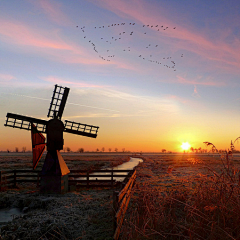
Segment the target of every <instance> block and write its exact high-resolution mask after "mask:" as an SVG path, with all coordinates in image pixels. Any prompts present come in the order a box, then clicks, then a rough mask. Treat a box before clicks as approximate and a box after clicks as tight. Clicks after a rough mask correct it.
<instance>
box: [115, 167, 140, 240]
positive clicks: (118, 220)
mask: <svg viewBox="0 0 240 240" xmlns="http://www.w3.org/2000/svg"><path fill="white" fill-rule="evenodd" d="M135 179H136V170H135V171H134V172H133V174H132V176H131V177H130V179H129V181H128V182H127V184H126V186H125V187H124V188H123V189H122V191H121V192H120V193H119V194H118V195H117V196H116V200H117V201H118V204H117V205H119V203H120V202H121V204H120V206H119V209H118V211H117V213H116V214H115V219H114V220H115V221H114V226H115V232H114V237H113V238H114V240H117V239H118V238H119V235H120V232H121V227H122V223H123V220H124V217H125V213H126V211H127V208H128V204H129V202H130V199H131V190H132V187H133V184H134V182H135ZM120 196H121V198H122V201H121V200H120V199H119V197H120ZM113 203H114V202H113ZM115 204H116V203H115Z"/></svg>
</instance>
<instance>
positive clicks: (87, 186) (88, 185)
mask: <svg viewBox="0 0 240 240" xmlns="http://www.w3.org/2000/svg"><path fill="white" fill-rule="evenodd" d="M87 188H89V171H87Z"/></svg>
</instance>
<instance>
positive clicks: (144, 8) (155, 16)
mask: <svg viewBox="0 0 240 240" xmlns="http://www.w3.org/2000/svg"><path fill="white" fill-rule="evenodd" d="M92 2H93V3H95V4H98V5H100V6H102V7H104V8H106V9H108V10H110V11H112V12H114V13H115V14H117V15H119V16H120V17H125V18H129V19H131V21H133V20H134V19H135V21H138V23H142V24H155V23H162V24H163V25H166V26H168V27H169V29H171V28H173V27H176V29H175V30H174V31H164V32H162V33H161V39H159V40H161V41H164V42H165V43H170V44H171V47H172V50H175V51H177V50H179V49H184V50H187V51H191V52H193V53H196V54H198V55H199V56H201V57H203V58H207V59H209V60H211V61H212V62H213V63H214V64H215V68H220V69H221V70H222V69H225V70H227V71H229V70H231V71H234V72H235V73H239V69H240V55H239V52H240V41H239V40H238V39H235V41H234V43H233V44H231V45H230V44H227V43H226V42H225V38H226V32H229V34H230V31H226V32H225V33H224V34H225V35H222V33H217V34H218V35H220V37H219V38H218V39H217V40H211V39H210V37H209V33H208V32H199V30H197V31H196V30H195V29H194V28H193V26H191V25H190V24H188V25H187V24H186V23H185V26H184V27H182V26H181V25H179V24H178V23H174V22H172V21H171V20H169V17H165V16H167V14H166V10H165V9H163V8H161V7H160V6H159V5H158V6H155V5H153V4H149V2H147V1H143V0H138V1H137V0H132V1H112V0H102V1H98V2H95V1H92ZM221 35H222V36H221ZM171 40H174V41H171ZM192 64H193V63H192Z"/></svg>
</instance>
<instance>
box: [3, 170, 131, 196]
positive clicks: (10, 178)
mask: <svg viewBox="0 0 240 240" xmlns="http://www.w3.org/2000/svg"><path fill="white" fill-rule="evenodd" d="M129 171H130V170H96V171H94V175H92V174H93V173H92V172H90V171H82V170H71V171H70V173H69V175H68V179H69V180H68V185H69V189H70V190H71V189H73V190H74V189H76V187H86V188H90V187H114V186H116V185H117V184H119V182H118V179H119V178H126V177H127V176H128V173H129ZM124 173H125V174H124ZM106 174H108V175H106ZM93 178H94V179H93ZM103 178H104V179H103ZM40 182H41V171H37V170H7V171H0V191H2V190H4V189H6V188H8V187H16V186H17V183H36V186H37V187H39V186H40Z"/></svg>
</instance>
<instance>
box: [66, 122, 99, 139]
mask: <svg viewBox="0 0 240 240" xmlns="http://www.w3.org/2000/svg"><path fill="white" fill-rule="evenodd" d="M98 128H99V127H97V126H93V125H88V124H83V123H77V122H72V121H68V120H65V129H64V132H68V133H73V134H77V135H82V136H85V137H92V138H96V137H97V132H98Z"/></svg>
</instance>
